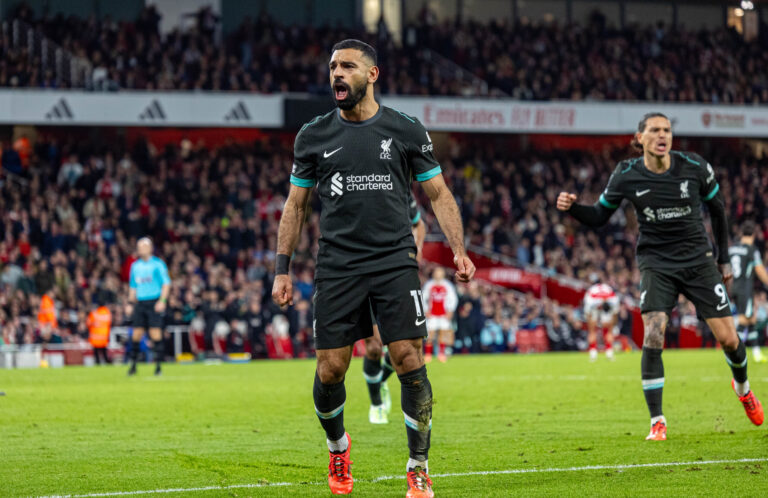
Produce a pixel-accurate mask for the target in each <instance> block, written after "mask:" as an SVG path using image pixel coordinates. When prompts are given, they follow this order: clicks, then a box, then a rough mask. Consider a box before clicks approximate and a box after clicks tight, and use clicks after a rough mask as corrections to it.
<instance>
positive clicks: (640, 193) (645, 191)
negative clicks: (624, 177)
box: [635, 189, 651, 197]
mask: <svg viewBox="0 0 768 498" xmlns="http://www.w3.org/2000/svg"><path fill="white" fill-rule="evenodd" d="M650 191H651V189H646V190H635V195H636V196H638V197H642V196H644V195H645V194H647V193H648V192H650Z"/></svg>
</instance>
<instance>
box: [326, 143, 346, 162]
mask: <svg viewBox="0 0 768 498" xmlns="http://www.w3.org/2000/svg"><path fill="white" fill-rule="evenodd" d="M343 148H344V147H343V146H342V147H339V148H338V149H336V150H332V151H331V152H328V151H327V150H326V151H325V152H323V157H324V158H325V159H328V158H329V157H331V156H332V155H334V154H336V153H337V152H338V151H340V150H341V149H343Z"/></svg>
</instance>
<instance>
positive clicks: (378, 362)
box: [363, 195, 427, 424]
mask: <svg viewBox="0 0 768 498" xmlns="http://www.w3.org/2000/svg"><path fill="white" fill-rule="evenodd" d="M409 197H410V201H409V204H408V206H409V208H408V219H409V220H410V223H411V232H412V233H413V240H414V242H415V243H416V260H417V261H419V260H420V259H421V248H422V246H423V245H424V237H425V235H426V232H427V229H426V226H425V225H424V221H423V220H422V219H421V211H420V210H419V204H418V203H417V202H416V199H414V198H413V196H412V195H411V196H409ZM371 313H373V310H371ZM371 321H372V322H373V335H372V336H371V337H366V338H365V357H364V358H363V377H364V378H365V383H366V385H367V386H368V396H369V397H370V398H371V408H370V409H369V410H368V421H369V422H370V423H372V424H388V423H389V418H388V416H389V412H390V410H391V409H392V398H391V396H390V394H389V386H388V385H387V379H388V378H389V376H390V374H392V372H394V369H393V368H392V360H391V358H390V357H389V353H387V354H386V355H383V352H384V351H383V349H384V348H383V345H382V343H381V334H380V333H379V326H378V324H377V323H376V317H374V316H372V317H371ZM382 358H383V359H384V362H383V363H384V364H383V365H382Z"/></svg>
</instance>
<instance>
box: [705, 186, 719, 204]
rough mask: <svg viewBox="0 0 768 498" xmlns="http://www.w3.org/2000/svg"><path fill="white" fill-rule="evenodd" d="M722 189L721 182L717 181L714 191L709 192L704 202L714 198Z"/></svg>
mask: <svg viewBox="0 0 768 498" xmlns="http://www.w3.org/2000/svg"><path fill="white" fill-rule="evenodd" d="M719 190H720V184H719V183H716V184H715V188H713V189H712V192H710V193H709V194H707V196H706V197H704V202H706V201H710V200H712V198H713V197H714V196H715V194H717V192H718V191H719Z"/></svg>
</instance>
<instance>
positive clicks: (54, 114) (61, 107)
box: [45, 98, 75, 119]
mask: <svg viewBox="0 0 768 498" xmlns="http://www.w3.org/2000/svg"><path fill="white" fill-rule="evenodd" d="M74 118H75V115H74V114H73V113H72V109H70V107H69V104H67V101H66V100H64V99H63V98H61V99H59V101H58V102H56V104H54V106H53V107H52V108H51V110H50V111H48V112H47V113H45V119H74Z"/></svg>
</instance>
